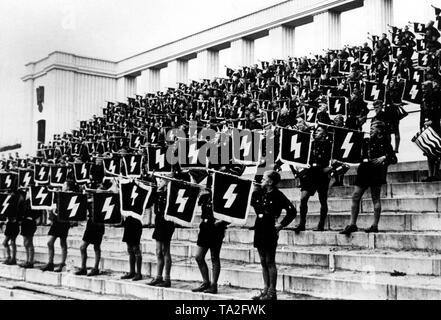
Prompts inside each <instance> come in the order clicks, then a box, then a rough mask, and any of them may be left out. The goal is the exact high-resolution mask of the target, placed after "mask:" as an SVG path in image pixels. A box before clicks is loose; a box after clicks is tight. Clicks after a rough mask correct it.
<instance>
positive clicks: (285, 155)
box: [279, 128, 312, 167]
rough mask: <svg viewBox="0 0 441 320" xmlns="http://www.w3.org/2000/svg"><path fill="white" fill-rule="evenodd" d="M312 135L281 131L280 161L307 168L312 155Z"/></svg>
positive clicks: (287, 130) (289, 130) (294, 131)
mask: <svg viewBox="0 0 441 320" xmlns="http://www.w3.org/2000/svg"><path fill="white" fill-rule="evenodd" d="M311 143H312V133H311V132H309V131H308V132H302V131H297V130H291V129H285V128H283V129H281V134H280V153H279V156H280V160H281V161H282V162H284V163H288V164H292V165H297V166H303V167H307V166H308V163H309V158H310V155H311Z"/></svg>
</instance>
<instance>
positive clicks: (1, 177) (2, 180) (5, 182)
mask: <svg viewBox="0 0 441 320" xmlns="http://www.w3.org/2000/svg"><path fill="white" fill-rule="evenodd" d="M17 178H18V175H17V173H15V172H7V173H0V190H11V191H12V190H13V189H15V188H16V186H17Z"/></svg>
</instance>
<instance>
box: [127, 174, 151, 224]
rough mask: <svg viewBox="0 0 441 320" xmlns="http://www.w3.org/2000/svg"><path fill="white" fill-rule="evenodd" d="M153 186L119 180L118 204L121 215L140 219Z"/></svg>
mask: <svg viewBox="0 0 441 320" xmlns="http://www.w3.org/2000/svg"><path fill="white" fill-rule="evenodd" d="M152 191H153V187H151V186H147V185H145V184H143V183H141V182H137V181H132V180H127V179H121V180H120V189H119V194H120V206H121V215H123V216H124V217H132V218H135V219H138V220H140V221H142V215H143V213H144V210H145V208H147V204H148V203H149V201H150V197H151V195H152Z"/></svg>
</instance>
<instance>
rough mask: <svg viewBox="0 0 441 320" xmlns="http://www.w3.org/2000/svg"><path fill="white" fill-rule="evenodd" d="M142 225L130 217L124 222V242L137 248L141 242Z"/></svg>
mask: <svg viewBox="0 0 441 320" xmlns="http://www.w3.org/2000/svg"><path fill="white" fill-rule="evenodd" d="M141 235H142V223H141V221H139V220H138V219H134V218H132V217H128V218H127V219H126V220H125V221H124V235H123V239H122V241H123V242H125V243H127V245H129V246H137V245H139V244H140V242H141Z"/></svg>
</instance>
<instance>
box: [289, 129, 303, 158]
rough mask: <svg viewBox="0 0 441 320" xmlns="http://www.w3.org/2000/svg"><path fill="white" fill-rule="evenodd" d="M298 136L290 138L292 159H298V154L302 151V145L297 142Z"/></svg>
mask: <svg viewBox="0 0 441 320" xmlns="http://www.w3.org/2000/svg"><path fill="white" fill-rule="evenodd" d="M298 137H299V136H298V135H297V134H296V135H294V136H292V138H291V152H293V151H294V159H298V158H300V154H301V153H300V152H301V151H302V143H301V142H297V141H298Z"/></svg>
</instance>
